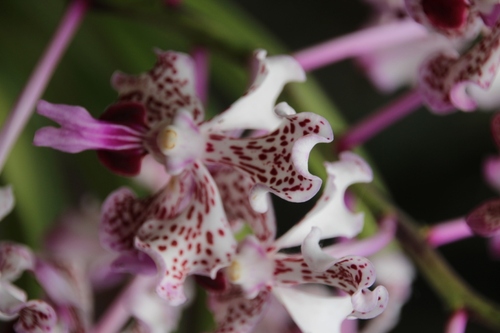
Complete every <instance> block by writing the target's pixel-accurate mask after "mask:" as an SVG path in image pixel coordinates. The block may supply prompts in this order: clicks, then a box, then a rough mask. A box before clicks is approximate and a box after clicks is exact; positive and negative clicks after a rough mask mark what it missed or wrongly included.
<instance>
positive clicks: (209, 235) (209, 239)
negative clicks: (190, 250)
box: [206, 231, 214, 245]
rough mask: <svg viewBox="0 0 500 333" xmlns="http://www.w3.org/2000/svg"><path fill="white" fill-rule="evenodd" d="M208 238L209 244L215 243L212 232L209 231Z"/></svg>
mask: <svg viewBox="0 0 500 333" xmlns="http://www.w3.org/2000/svg"><path fill="white" fill-rule="evenodd" d="M206 236H207V242H208V244H210V245H212V244H213V243H214V235H213V234H212V233H211V232H210V231H207V233H206Z"/></svg>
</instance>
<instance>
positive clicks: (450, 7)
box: [422, 0, 469, 29]
mask: <svg viewBox="0 0 500 333" xmlns="http://www.w3.org/2000/svg"><path fill="white" fill-rule="evenodd" d="M422 9H423V11H424V13H425V15H427V18H428V19H429V21H431V23H432V24H433V25H434V26H435V27H437V28H443V29H456V28H460V27H461V26H462V25H463V24H465V22H466V21H467V15H468V14H469V4H468V1H465V0H422Z"/></svg>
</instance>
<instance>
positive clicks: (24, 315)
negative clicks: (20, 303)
mask: <svg viewBox="0 0 500 333" xmlns="http://www.w3.org/2000/svg"><path fill="white" fill-rule="evenodd" d="M56 322H57V315H56V313H55V311H54V309H53V308H52V307H51V306H50V305H48V304H47V303H45V302H43V301H39V300H33V301H29V302H28V303H26V304H25V305H24V308H23V309H22V310H21V311H20V312H19V320H18V321H17V323H16V324H15V325H14V329H15V331H16V332H18V333H51V332H53V329H54V327H55V325H56Z"/></svg>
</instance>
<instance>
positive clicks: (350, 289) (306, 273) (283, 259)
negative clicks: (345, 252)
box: [274, 254, 375, 295]
mask: <svg viewBox="0 0 500 333" xmlns="http://www.w3.org/2000/svg"><path fill="white" fill-rule="evenodd" d="M274 261H275V271H274V275H275V279H276V285H278V286H294V285H297V284H303V283H319V284H325V285H328V286H332V287H336V288H340V289H342V290H344V291H345V292H347V293H348V294H350V295H352V294H354V293H356V292H357V291H358V290H361V289H364V288H368V287H370V286H371V285H372V284H373V283H374V282H375V270H374V268H373V265H372V264H371V263H370V261H369V260H368V259H366V258H363V257H357V256H346V257H343V258H340V259H339V260H337V261H336V262H335V263H334V264H333V265H332V266H331V267H330V268H329V269H328V270H326V271H324V272H322V273H319V272H313V271H312V269H311V268H310V267H309V266H308V264H307V263H306V261H305V260H304V258H303V257H302V256H299V255H294V256H291V255H283V254H277V255H276V256H275V258H274Z"/></svg>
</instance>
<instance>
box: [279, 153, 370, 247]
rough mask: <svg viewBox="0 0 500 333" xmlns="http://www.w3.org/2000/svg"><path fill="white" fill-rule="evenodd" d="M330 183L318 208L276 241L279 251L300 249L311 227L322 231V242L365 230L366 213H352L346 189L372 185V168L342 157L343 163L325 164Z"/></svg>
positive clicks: (349, 156)
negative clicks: (366, 184) (348, 204)
mask: <svg viewBox="0 0 500 333" xmlns="http://www.w3.org/2000/svg"><path fill="white" fill-rule="evenodd" d="M325 166H326V170H327V172H328V180H327V184H326V187H325V190H324V192H323V195H322V196H321V198H320V199H319V201H318V203H317V204H316V206H315V207H314V208H313V209H312V210H311V211H310V212H309V213H308V214H307V215H306V216H305V217H304V219H302V220H301V221H300V222H299V223H298V224H296V225H295V226H294V227H292V228H291V229H290V230H289V231H288V232H287V233H286V234H285V235H283V236H282V237H280V238H279V239H278V240H277V241H276V246H277V247H278V248H287V247H293V246H297V245H300V244H301V243H302V240H303V239H304V237H305V236H306V235H307V234H308V233H309V232H310V231H311V227H319V228H320V229H321V231H322V233H323V238H332V237H338V236H343V237H349V238H351V237H354V236H355V235H357V234H358V233H359V232H360V231H361V229H362V228H363V218H364V217H363V213H352V212H351V211H350V210H349V209H348V208H347V207H346V205H345V201H344V196H345V191H346V189H347V188H348V187H349V186H350V185H352V184H354V183H360V182H362V183H366V182H370V181H371V180H372V178H373V174H372V171H371V169H370V166H369V165H368V164H367V163H366V162H365V161H364V160H363V159H362V158H361V157H359V156H358V155H356V154H354V153H350V152H344V153H342V154H340V161H338V162H333V163H325Z"/></svg>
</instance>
